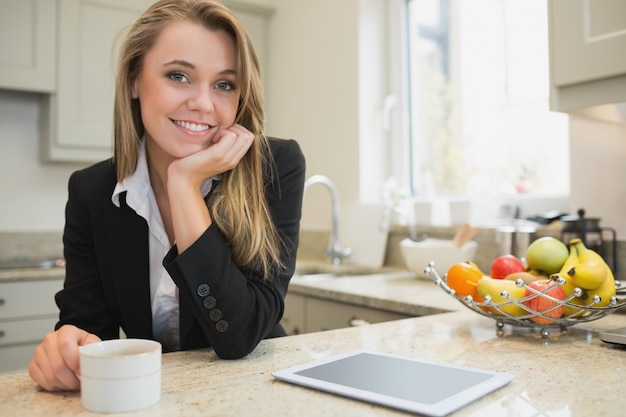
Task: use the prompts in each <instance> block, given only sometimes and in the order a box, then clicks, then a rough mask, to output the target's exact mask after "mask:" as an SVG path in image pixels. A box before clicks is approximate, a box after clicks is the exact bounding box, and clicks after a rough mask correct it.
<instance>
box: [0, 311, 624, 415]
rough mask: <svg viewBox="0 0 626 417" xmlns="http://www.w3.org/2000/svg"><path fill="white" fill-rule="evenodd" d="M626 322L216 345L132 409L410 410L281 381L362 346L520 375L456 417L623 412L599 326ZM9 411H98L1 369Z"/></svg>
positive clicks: (414, 323)
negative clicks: (246, 346)
mask: <svg viewBox="0 0 626 417" xmlns="http://www.w3.org/2000/svg"><path fill="white" fill-rule="evenodd" d="M619 326H626V317H625V316H624V315H621V314H620V315H616V314H614V315H611V316H608V317H605V318H603V319H600V320H598V321H595V322H590V323H587V324H586V325H578V326H575V327H572V328H570V329H569V330H568V332H567V333H565V334H561V335H551V336H550V337H549V338H547V339H542V338H540V337H538V336H537V335H536V334H535V333H532V332H528V331H526V330H524V329H519V328H507V332H506V334H505V335H504V336H500V337H498V336H496V334H495V329H494V322H493V320H490V319H488V318H484V317H481V316H479V315H477V314H474V313H471V312H468V311H459V312H452V313H445V314H438V315H431V316H426V317H419V318H410V319H404V320H397V321H392V322H387V323H380V324H374V325H369V326H359V327H353V328H347V329H339V330H330V331H325V332H320V333H310V334H303V335H298V336H288V337H283V338H277V339H269V340H265V341H263V342H261V344H260V345H259V346H258V347H257V349H256V350H255V351H254V352H253V353H251V354H250V355H248V356H247V357H246V358H243V359H241V360H230V361H227V360H220V359H219V358H217V357H216V355H215V354H214V353H213V351H212V350H210V349H208V350H198V351H189V352H175V353H168V354H164V355H163V372H162V378H163V379H162V381H163V382H162V398H161V400H160V402H159V403H158V404H157V405H155V406H153V407H151V408H148V409H146V410H143V411H139V412H136V413H128V414H124V415H126V416H130V415H132V416H155V415H158V416H161V417H166V416H176V417H178V416H181V415H185V416H191V417H193V416H206V415H215V416H246V415H255V416H260V417H263V416H298V417H299V416H341V417H344V416H377V417H380V416H401V415H408V414H407V413H405V412H401V411H396V410H393V409H388V408H384V407H382V406H377V405H372V404H367V403H364V402H360V401H356V400H351V399H347V398H343V397H339V396H335V395H332V394H327V393H322V392H317V391H315V390H313V389H309V388H303V387H299V386H294V385H291V384H289V383H285V382H280V381H277V380H275V379H274V378H273V377H272V375H271V372H272V371H275V370H279V369H283V368H287V367H291V366H295V365H299V364H302V363H306V362H309V361H313V360H316V359H320V358H324V357H328V356H330V355H334V354H339V353H343V352H347V351H350V350H353V349H361V348H363V349H369V350H376V351H380V352H386V353H391V354H397V355H403V356H409V357H415V358H420V359H424V360H431V361H437V362H445V363H449V364H456V365H463V366H471V367H477V368H482V369H489V370H494V371H506V372H509V373H512V374H513V375H515V379H514V380H513V381H512V382H510V383H509V384H508V385H506V386H505V387H503V388H501V389H499V390H497V391H495V392H493V393H491V394H489V395H487V396H486V397H483V398H482V399H480V400H478V401H476V402H474V403H471V404H469V405H468V406H466V407H464V408H462V409H461V410H459V411H457V412H455V413H453V414H451V416H475V417H478V416H481V417H482V416H503V415H516V416H520V417H525V416H528V417H530V416H537V415H554V416H556V415H559V416H592V415H593V416H605V417H617V416H622V415H623V410H624V408H626V395H624V390H625V389H626V380H625V379H624V354H625V352H626V351H625V350H624V349H623V348H618V347H615V346H613V345H607V344H604V343H603V342H601V341H600V340H599V339H598V338H597V337H596V333H595V331H597V330H600V329H608V328H615V327H619ZM0 386H2V390H1V391H0V410H2V412H1V414H2V415H7V416H37V415H47V416H61V415H62V416H93V415H94V414H93V413H90V412H87V411H85V410H83V408H82V406H81V404H80V394H79V393H77V392H72V393H46V392H41V391H39V390H38V389H37V388H36V386H35V384H34V383H33V381H32V380H31V379H30V378H29V377H28V375H27V374H26V373H25V372H22V373H16V374H10V375H1V376H0Z"/></svg>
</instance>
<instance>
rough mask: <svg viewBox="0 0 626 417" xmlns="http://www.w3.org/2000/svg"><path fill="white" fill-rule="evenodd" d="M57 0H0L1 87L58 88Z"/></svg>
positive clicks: (26, 88)
mask: <svg viewBox="0 0 626 417" xmlns="http://www.w3.org/2000/svg"><path fill="white" fill-rule="evenodd" d="M55 15H56V1H55V0H22V1H14V0H0V51H2V53H0V88H6V89H11V90H21V91H33V92H52V91H53V90H54V88H55V83H54V79H55V68H54V47H55V35H56V34H55V29H56V19H55Z"/></svg>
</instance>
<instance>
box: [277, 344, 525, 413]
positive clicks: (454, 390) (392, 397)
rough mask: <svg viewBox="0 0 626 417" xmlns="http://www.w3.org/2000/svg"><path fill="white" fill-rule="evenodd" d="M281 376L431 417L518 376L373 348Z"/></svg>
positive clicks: (333, 358)
mask: <svg viewBox="0 0 626 417" xmlns="http://www.w3.org/2000/svg"><path fill="white" fill-rule="evenodd" d="M272 375H273V376H274V377H275V378H276V379H279V380H282V381H287V382H291V383H293V384H298V385H302V386H305V387H309V388H315V389H318V390H321V391H326V392H330V393H333V394H338V395H342V396H345V397H350V398H355V399H358V400H362V401H366V402H370V403H374V404H379V405H384V406H387V407H391V408H396V409H399V410H404V411H409V412H412V413H418V414H424V415H428V416H445V415H447V414H449V413H451V412H453V411H455V410H457V409H459V408H461V407H463V406H464V405H466V404H469V403H470V402H472V401H475V400H476V399H478V398H480V397H482V396H484V395H486V394H488V393H490V392H491V391H494V390H496V389H498V388H500V387H502V386H503V385H506V384H507V383H509V382H510V381H511V380H512V379H513V378H514V376H513V375H510V374H507V373H502V372H493V371H485V370H482V369H475V368H468V367H462V366H455V365H447V364H442V363H435V362H429V361H424V360H418V359H414V358H408V357H402V356H396V355H390V354H386V353H380V352H372V351H368V350H355V351H350V352H347V353H344V354H340V355H336V356H332V357H328V358H325V359H321V360H318V361H314V362H310V363H306V364H303V365H299V366H294V367H292V368H288V369H283V370H281V371H276V372H273V373H272Z"/></svg>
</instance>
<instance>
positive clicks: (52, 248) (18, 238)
mask: <svg viewBox="0 0 626 417" xmlns="http://www.w3.org/2000/svg"><path fill="white" fill-rule="evenodd" d="M61 238H62V234H61V232H58V233H57V232H41V233H37V232H28V233H22V232H2V233H0V262H5V261H16V260H30V259H41V258H56V257H61V256H62V255H63V242H62V240H61Z"/></svg>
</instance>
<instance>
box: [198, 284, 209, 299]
mask: <svg viewBox="0 0 626 417" xmlns="http://www.w3.org/2000/svg"><path fill="white" fill-rule="evenodd" d="M196 292H197V293H198V295H199V296H200V297H206V296H207V295H209V293H210V292H211V288H210V287H209V286H208V285H207V284H200V285H198V288H197V289H196Z"/></svg>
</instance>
